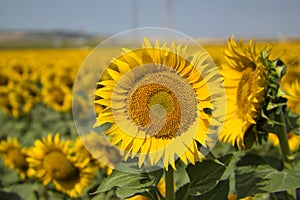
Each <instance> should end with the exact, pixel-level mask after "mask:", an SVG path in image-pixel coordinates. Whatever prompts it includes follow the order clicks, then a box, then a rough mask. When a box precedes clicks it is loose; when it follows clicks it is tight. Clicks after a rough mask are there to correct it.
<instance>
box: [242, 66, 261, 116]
mask: <svg viewBox="0 0 300 200" xmlns="http://www.w3.org/2000/svg"><path fill="white" fill-rule="evenodd" d="M257 89H258V73H257V72H256V71H255V70H254V69H253V68H251V67H248V68H246V69H245V70H244V71H243V75H242V78H241V80H240V82H239V85H238V91H237V106H238V108H239V116H240V117H241V118H242V119H244V120H245V121H247V118H249V117H252V118H254V117H256V111H255V110H253V106H255V105H254V102H255V100H254V99H255V98H257V96H256V93H257Z"/></svg>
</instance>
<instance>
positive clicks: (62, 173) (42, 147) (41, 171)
mask: <svg viewBox="0 0 300 200" xmlns="http://www.w3.org/2000/svg"><path fill="white" fill-rule="evenodd" d="M59 137H60V136H59V134H56V135H55V136H54V137H52V135H51V134H49V135H48V136H47V137H46V138H43V139H42V140H36V141H35V143H34V146H33V147H32V148H31V149H30V150H29V152H28V158H27V161H28V163H29V168H30V173H31V175H32V176H35V177H37V178H38V179H40V180H41V181H42V182H43V184H44V185H47V184H48V183H50V182H52V183H53V184H54V186H55V187H56V189H57V190H58V191H61V192H63V193H66V194H68V195H69V196H70V197H77V196H79V195H81V194H82V192H83V190H84V189H85V188H86V187H88V186H89V185H90V184H91V183H92V180H93V177H94V174H95V172H94V168H93V167H92V166H90V165H89V161H90V159H89V158H85V159H81V158H82V156H80V152H75V151H74V149H72V147H70V141H61V140H60V138H59Z"/></svg>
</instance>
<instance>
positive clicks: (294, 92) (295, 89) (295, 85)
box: [281, 79, 300, 116]
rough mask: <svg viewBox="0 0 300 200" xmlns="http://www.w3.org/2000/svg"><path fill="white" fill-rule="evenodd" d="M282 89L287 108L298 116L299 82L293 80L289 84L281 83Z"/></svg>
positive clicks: (299, 108) (299, 100)
mask: <svg viewBox="0 0 300 200" xmlns="http://www.w3.org/2000/svg"><path fill="white" fill-rule="evenodd" d="M281 85H282V88H283V90H284V91H285V92H286V94H285V95H284V97H286V98H287V100H288V101H287V107H288V108H289V109H290V110H291V111H292V112H295V113H297V114H298V115H299V116H300V80H298V79H295V80H293V81H292V82H290V83H285V82H284V83H282V84H281Z"/></svg>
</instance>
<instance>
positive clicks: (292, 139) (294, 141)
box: [269, 132, 300, 152]
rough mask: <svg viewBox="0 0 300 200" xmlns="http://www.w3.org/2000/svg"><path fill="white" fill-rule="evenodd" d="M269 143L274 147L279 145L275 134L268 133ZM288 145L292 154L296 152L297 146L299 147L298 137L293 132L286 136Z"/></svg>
mask: <svg viewBox="0 0 300 200" xmlns="http://www.w3.org/2000/svg"><path fill="white" fill-rule="evenodd" d="M269 141H270V142H271V143H272V144H273V145H274V146H278V145H279V139H278V137H277V135H276V134H274V133H269ZM288 144H289V147H290V150H291V151H292V152H295V151H298V149H299V146H300V136H299V135H296V134H295V133H293V132H290V133H289V134H288Z"/></svg>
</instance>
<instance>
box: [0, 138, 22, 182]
mask: <svg viewBox="0 0 300 200" xmlns="http://www.w3.org/2000/svg"><path fill="white" fill-rule="evenodd" d="M26 152H27V149H26V148H21V147H20V144H19V142H18V140H17V139H16V138H11V137H8V138H7V139H6V140H2V141H1V142H0V155H1V157H2V159H3V162H4V163H5V164H6V165H7V166H8V168H10V169H14V170H16V172H17V174H18V175H19V176H20V178H22V179H24V178H25V177H27V170H28V163H27V162H26V160H25V159H26Z"/></svg>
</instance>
